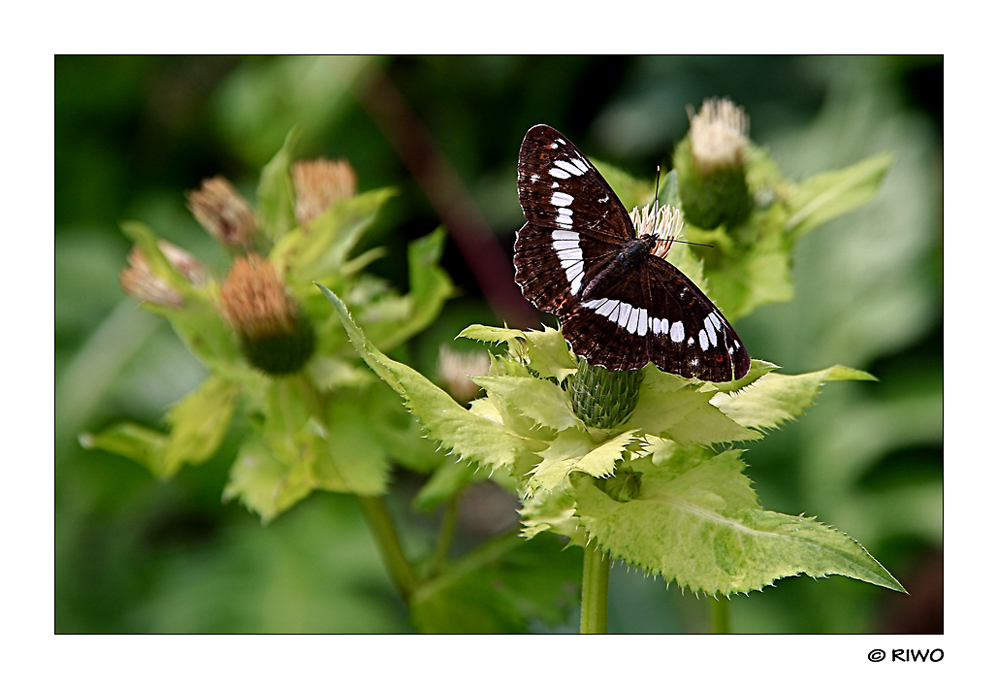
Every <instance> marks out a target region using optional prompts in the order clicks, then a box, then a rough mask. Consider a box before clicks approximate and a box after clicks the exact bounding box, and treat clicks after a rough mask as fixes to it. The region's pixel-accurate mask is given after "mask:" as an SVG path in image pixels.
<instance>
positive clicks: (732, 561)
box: [574, 450, 904, 595]
mask: <svg viewBox="0 0 999 690" xmlns="http://www.w3.org/2000/svg"><path fill="white" fill-rule="evenodd" d="M739 453H740V451H734V450H733V451H726V452H724V453H721V454H719V455H717V456H714V457H713V458H711V459H710V460H707V461H704V462H700V463H699V464H695V465H694V466H693V467H692V468H690V469H689V470H687V471H683V472H679V473H678V472H676V471H675V468H674V471H668V469H669V468H660V467H656V466H655V465H654V464H652V463H651V462H647V461H639V462H638V463H635V465H634V466H635V468H636V469H639V470H640V471H641V472H642V477H641V491H640V494H639V495H638V496H637V497H635V498H633V499H632V500H630V501H627V502H624V503H620V502H617V501H614V500H613V499H611V498H610V497H609V496H607V495H606V494H604V493H603V492H602V491H600V490H599V489H597V488H596V487H595V486H593V485H592V482H591V480H589V479H578V480H576V481H574V486H575V489H576V492H575V495H576V501H577V511H578V514H579V515H580V520H581V522H582V524H583V526H584V527H585V529H586V531H587V533H588V534H589V536H590V537H592V538H595V539H596V540H597V542H598V543H599V544H600V546H601V547H602V548H604V549H606V550H607V551H608V552H609V553H610V554H611V556H612V557H614V558H620V559H622V560H624V561H625V562H627V563H629V564H631V565H634V566H637V567H639V568H641V569H642V570H643V571H644V572H647V573H652V574H655V575H661V576H662V577H664V578H665V579H666V580H667V581H675V582H676V583H677V584H679V585H680V586H681V587H684V588H689V589H691V590H694V591H699V592H706V593H709V594H722V595H729V594H732V593H736V592H749V591H751V590H755V589H761V588H762V587H763V586H764V585H768V584H772V583H773V582H774V581H775V580H777V579H779V578H782V577H789V576H792V575H799V574H806V575H810V576H812V577H823V576H826V575H834V574H835V575H845V576H847V577H852V578H855V579H858V580H863V581H865V582H871V583H873V584H877V585H881V586H883V587H888V588H890V589H895V590H899V591H904V590H902V587H901V585H899V584H898V582H897V581H896V580H895V579H894V578H893V577H892V576H891V575H890V574H889V573H888V572H887V571H886V570H885V569H884V568H883V567H882V566H881V565H880V564H879V563H878V562H877V561H876V560H874V558H872V557H871V556H870V554H868V553H867V551H866V550H864V548H863V547H862V546H860V545H859V544H858V543H857V542H856V541H854V540H853V539H851V538H850V537H848V536H847V535H845V534H843V533H842V532H839V531H837V530H835V529H833V528H831V527H828V526H826V525H823V524H821V523H819V522H818V521H816V520H815V519H813V518H805V517H799V516H791V515H782V514H780V513H775V512H771V511H765V510H762V509H760V507H759V505H758V502H757V499H756V496H755V494H754V493H753V491H752V489H751V488H750V486H749V479H748V478H747V477H745V475H744V474H743V470H744V469H745V465H744V464H743V462H742V461H741V460H740V459H739Z"/></svg>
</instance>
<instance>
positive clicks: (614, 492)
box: [596, 469, 642, 503]
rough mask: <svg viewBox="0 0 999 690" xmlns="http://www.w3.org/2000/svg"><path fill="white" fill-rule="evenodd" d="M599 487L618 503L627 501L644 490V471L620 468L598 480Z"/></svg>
mask: <svg viewBox="0 0 999 690" xmlns="http://www.w3.org/2000/svg"><path fill="white" fill-rule="evenodd" d="M596 485H597V488H599V489H600V490H601V491H603V492H604V493H605V494H607V495H608V496H610V497H611V498H613V499H614V500H615V501H617V502H618V503H627V502H628V501H630V500H631V499H633V498H635V497H636V496H638V494H640V493H641V491H642V473H641V472H635V471H634V470H627V469H625V470H619V471H618V472H617V474H615V475H614V476H612V477H607V478H606V479H598V480H596Z"/></svg>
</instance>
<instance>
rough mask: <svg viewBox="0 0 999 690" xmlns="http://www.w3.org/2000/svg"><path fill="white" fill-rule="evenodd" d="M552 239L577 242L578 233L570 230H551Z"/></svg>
mask: <svg viewBox="0 0 999 690" xmlns="http://www.w3.org/2000/svg"><path fill="white" fill-rule="evenodd" d="M552 239H553V240H556V241H557V240H572V241H573V242H579V233H576V232H572V231H571V230H552Z"/></svg>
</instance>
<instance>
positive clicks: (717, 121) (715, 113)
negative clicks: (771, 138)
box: [687, 98, 749, 174]
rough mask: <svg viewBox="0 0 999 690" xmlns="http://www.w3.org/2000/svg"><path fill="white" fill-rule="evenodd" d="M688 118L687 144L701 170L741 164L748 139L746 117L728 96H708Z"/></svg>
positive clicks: (690, 112)
mask: <svg viewBox="0 0 999 690" xmlns="http://www.w3.org/2000/svg"><path fill="white" fill-rule="evenodd" d="M687 115H688V116H689V117H690V143H691V149H692V152H693V154H694V160H695V161H696V162H697V165H698V167H699V168H700V170H701V172H702V173H705V174H706V173H710V172H712V171H714V170H717V169H719V168H734V167H736V166H740V165H742V163H743V160H742V156H743V152H744V151H745V150H746V144H747V143H748V140H749V116H748V115H746V111H745V110H743V109H742V108H740V107H739V106H737V105H735V104H734V103H733V102H732V101H730V100H728V99H727V98H720V99H719V98H709V99H708V100H706V101H704V103H703V105H701V109H700V110H699V111H698V112H697V114H694V111H693V108H689V107H688V110H687Z"/></svg>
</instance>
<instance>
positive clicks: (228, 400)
mask: <svg viewBox="0 0 999 690" xmlns="http://www.w3.org/2000/svg"><path fill="white" fill-rule="evenodd" d="M239 390H240V387H239V385H238V384H236V383H233V382H232V381H228V380H225V379H221V378H217V377H212V378H209V379H207V380H206V381H205V382H204V383H202V384H201V386H200V387H199V388H198V389H197V390H195V391H193V392H192V393H190V394H188V395H187V396H186V397H185V398H184V399H183V400H181V401H180V402H178V403H177V404H176V405H174V406H173V407H172V408H171V409H170V411H169V412H167V414H166V418H165V421H166V423H167V425H168V426H169V427H170V433H168V434H164V433H161V432H159V431H155V430H153V429H147V428H145V427H143V426H140V425H138V424H133V423H131V422H121V423H118V424H115V425H113V426H112V427H110V428H108V429H106V430H105V431H102V432H101V433H99V434H94V435H90V434H85V435H83V436H81V438H80V442H81V443H82V444H83V445H84V447H86V448H100V449H102V450H107V451H110V452H112V453H117V454H118V455H122V456H124V457H127V458H131V459H132V460H135V461H136V462H138V463H139V464H140V465H142V466H143V467H145V468H146V469H147V470H149V472H150V473H151V474H152V475H153V476H155V477H157V478H160V479H168V478H170V477H172V476H174V475H175V474H177V472H178V471H179V470H180V468H181V467H183V466H184V465H197V464H200V463H203V462H205V461H206V460H209V459H211V457H212V456H213V455H215V451H216V450H218V447H219V444H221V443H222V439H223V438H225V435H226V432H227V431H228V430H229V423H230V421H231V420H232V415H233V413H234V412H235V409H236V398H237V395H238V394H239Z"/></svg>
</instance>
